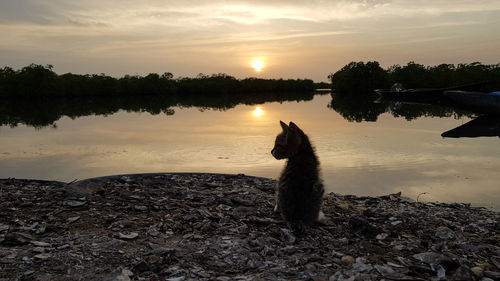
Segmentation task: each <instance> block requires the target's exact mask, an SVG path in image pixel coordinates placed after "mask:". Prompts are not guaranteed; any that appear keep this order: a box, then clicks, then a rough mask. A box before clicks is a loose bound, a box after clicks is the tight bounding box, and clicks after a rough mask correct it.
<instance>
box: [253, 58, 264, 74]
mask: <svg viewBox="0 0 500 281" xmlns="http://www.w3.org/2000/svg"><path fill="white" fill-rule="evenodd" d="M252 67H253V68H254V69H255V71H257V72H260V71H261V70H262V68H264V63H263V62H262V61H260V60H256V61H254V62H252Z"/></svg>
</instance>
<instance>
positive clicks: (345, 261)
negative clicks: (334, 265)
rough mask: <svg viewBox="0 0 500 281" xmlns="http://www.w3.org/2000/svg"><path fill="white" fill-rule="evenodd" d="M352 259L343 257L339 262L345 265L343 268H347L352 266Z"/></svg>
mask: <svg viewBox="0 0 500 281" xmlns="http://www.w3.org/2000/svg"><path fill="white" fill-rule="evenodd" d="M354 261H355V260H354V257H352V256H348V255H346V256H343V257H342V258H341V259H340V262H341V263H342V264H343V265H345V266H348V267H351V266H352V265H353V264H354Z"/></svg>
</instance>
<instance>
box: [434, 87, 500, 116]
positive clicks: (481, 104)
mask: <svg viewBox="0 0 500 281" xmlns="http://www.w3.org/2000/svg"><path fill="white" fill-rule="evenodd" d="M444 95H445V96H446V97H448V98H450V99H451V100H452V101H453V102H454V103H456V104H457V106H459V107H461V108H463V109H467V110H470V111H473V112H477V113H484V114H493V115H500V95H494V94H491V93H482V92H468V91H445V92H444Z"/></svg>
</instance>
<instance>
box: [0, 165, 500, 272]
mask: <svg viewBox="0 0 500 281" xmlns="http://www.w3.org/2000/svg"><path fill="white" fill-rule="evenodd" d="M274 185H275V180H273V179H267V178H261V177H252V176H246V175H241V174H240V175H228V174H206V173H151V174H126V175H114V176H106V177H98V178H90V179H85V180H80V181H76V182H72V183H63V182H54V181H42V180H20V179H0V198H1V199H2V200H1V203H0V212H1V213H0V218H1V219H0V280H47V278H49V279H50V280H253V279H257V280H268V279H274V280H289V279H298V280H311V279H312V280H346V279H349V278H352V279H349V280H380V279H382V278H385V279H389V280H427V279H429V278H435V279H436V280H439V279H440V278H441V279H442V278H447V280H485V281H486V280H497V279H496V278H498V276H500V246H499V245H500V225H499V221H500V214H499V213H498V212H496V211H492V210H488V209H485V208H483V207H480V208H477V207H470V206H468V205H467V204H462V203H427V202H411V201H409V200H406V199H404V198H402V197H401V196H400V194H391V195H386V196H378V197H366V196H365V197H363V196H354V195H340V194H328V195H326V196H325V199H324V204H323V207H322V211H323V212H324V213H325V215H326V217H327V219H328V220H327V221H326V222H325V223H323V224H316V225H314V226H312V227H310V228H309V229H308V230H307V232H306V235H304V236H300V237H299V236H296V235H295V234H294V233H292V232H290V230H289V229H288V228H287V226H286V224H285V223H284V222H283V221H282V219H281V218H280V217H279V215H276V214H273V212H272V208H273V204H274V202H273V200H274ZM44 278H45V279H44ZM120 278H121V279H120ZM155 278H156V279H155ZM488 278H489V279H488ZM443 280H444V279H443Z"/></svg>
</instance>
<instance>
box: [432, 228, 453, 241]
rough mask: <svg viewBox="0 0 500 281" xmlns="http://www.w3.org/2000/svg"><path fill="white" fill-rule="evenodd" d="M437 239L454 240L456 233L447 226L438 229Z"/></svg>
mask: <svg viewBox="0 0 500 281" xmlns="http://www.w3.org/2000/svg"><path fill="white" fill-rule="evenodd" d="M435 235H436V237H437V238H439V239H442V240H454V239H455V237H456V235H455V232H454V231H453V230H451V229H449V228H448V227H446V226H440V227H438V228H437V229H436V233H435Z"/></svg>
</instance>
